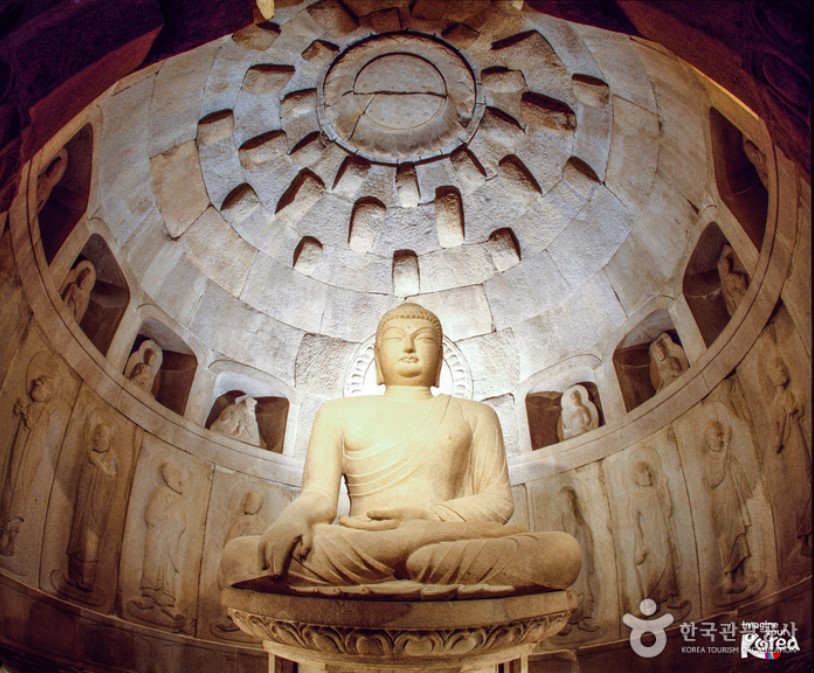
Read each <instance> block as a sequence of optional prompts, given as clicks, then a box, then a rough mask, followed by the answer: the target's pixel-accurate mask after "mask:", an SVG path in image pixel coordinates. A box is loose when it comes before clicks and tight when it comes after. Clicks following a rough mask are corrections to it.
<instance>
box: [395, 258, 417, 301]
mask: <svg viewBox="0 0 814 673" xmlns="http://www.w3.org/2000/svg"><path fill="white" fill-rule="evenodd" d="M420 278H421V274H420V270H419V267H418V258H417V257H416V254H415V253H414V252H413V251H412V250H396V252H394V253H393V294H394V295H395V296H397V297H402V298H404V297H407V296H409V295H411V294H418V292H419V288H420V284H419V283H420Z"/></svg>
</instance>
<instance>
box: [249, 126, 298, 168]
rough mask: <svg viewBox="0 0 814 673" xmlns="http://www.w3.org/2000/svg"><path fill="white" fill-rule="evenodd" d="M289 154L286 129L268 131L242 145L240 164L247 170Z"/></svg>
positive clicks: (261, 166) (262, 165)
mask: <svg viewBox="0 0 814 673" xmlns="http://www.w3.org/2000/svg"><path fill="white" fill-rule="evenodd" d="M286 154H288V137H287V136H286V134H285V131H281V130H275V131H268V132H267V133H264V134H262V135H259V136H256V137H254V138H250V139H249V140H247V141H246V142H244V143H243V144H242V145H241V146H240V150H239V152H238V156H239V157H240V165H241V166H243V168H244V169H246V170H247V171H249V170H253V169H255V168H263V167H264V166H266V165H267V164H270V163H271V162H273V161H276V160H278V159H279V158H280V157H282V156H285V155H286Z"/></svg>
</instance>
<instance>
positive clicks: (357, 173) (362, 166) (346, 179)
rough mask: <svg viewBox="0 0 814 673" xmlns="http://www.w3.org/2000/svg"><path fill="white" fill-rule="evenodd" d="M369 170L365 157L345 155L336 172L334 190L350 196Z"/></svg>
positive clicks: (361, 183) (357, 188) (353, 194)
mask: <svg viewBox="0 0 814 673" xmlns="http://www.w3.org/2000/svg"><path fill="white" fill-rule="evenodd" d="M369 171H370V162H369V161H367V160H366V159H363V158H362V157H356V156H349V157H346V158H345V159H344V161H343V162H342V165H341V166H340V167H339V170H338V171H337V173H336V178H335V179H334V184H333V190H334V192H336V193H337V194H341V195H342V196H346V197H348V198H352V197H353V196H355V195H356V193H357V192H358V191H359V189H360V187H361V186H362V185H363V184H364V183H365V179H366V178H367V174H368V172H369Z"/></svg>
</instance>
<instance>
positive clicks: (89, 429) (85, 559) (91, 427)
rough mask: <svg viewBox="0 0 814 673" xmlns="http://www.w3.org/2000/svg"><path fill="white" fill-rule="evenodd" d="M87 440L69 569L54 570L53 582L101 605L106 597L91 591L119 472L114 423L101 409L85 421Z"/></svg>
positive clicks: (78, 487) (67, 552) (76, 503)
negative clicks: (101, 412)
mask: <svg viewBox="0 0 814 673" xmlns="http://www.w3.org/2000/svg"><path fill="white" fill-rule="evenodd" d="M84 439H85V443H86V446H87V450H86V453H85V460H84V461H83V463H82V467H81V470H80V472H79V479H78V481H77V482H76V495H75V498H74V510H73V518H72V519H71V535H70V538H69V540H68V547H67V549H66V554H67V555H68V572H67V574H64V573H63V572H62V571H60V570H55V571H54V573H53V574H52V583H53V584H54V587H55V588H56V589H57V590H58V591H60V592H62V593H66V594H68V595H69V596H70V597H72V598H76V599H79V600H83V601H84V602H86V603H91V604H101V603H102V602H104V599H105V597H104V596H103V595H97V596H93V595H92V592H94V586H95V583H96V574H97V569H98V567H99V554H100V550H101V547H102V540H103V538H104V534H105V530H106V529H107V522H108V518H109V517H110V503H111V500H112V498H113V492H114V490H115V488H116V478H117V475H118V462H117V460H116V451H115V449H114V447H115V444H116V440H117V437H116V433H115V426H114V425H113V424H112V423H111V421H110V420H109V419H106V418H104V417H103V416H102V415H101V414H100V413H99V412H92V413H91V414H90V416H89V417H88V421H87V422H86V424H85V432H84ZM74 589H77V590H78V591H75V590H74ZM96 593H97V594H98V591H97V592H96Z"/></svg>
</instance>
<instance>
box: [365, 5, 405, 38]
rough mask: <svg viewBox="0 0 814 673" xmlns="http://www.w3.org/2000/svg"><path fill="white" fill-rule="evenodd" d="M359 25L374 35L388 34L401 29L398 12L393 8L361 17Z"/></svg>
mask: <svg viewBox="0 0 814 673" xmlns="http://www.w3.org/2000/svg"><path fill="white" fill-rule="evenodd" d="M361 24H362V26H364V27H365V28H369V29H371V30H372V31H374V32H376V33H390V32H395V31H397V30H401V28H402V26H401V19H400V18H399V11H398V9H396V8H395V7H390V8H388V9H380V10H379V11H378V12H371V13H370V14H365V16H363V17H362V20H361Z"/></svg>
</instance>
